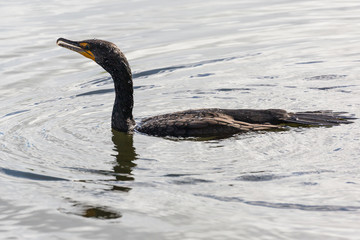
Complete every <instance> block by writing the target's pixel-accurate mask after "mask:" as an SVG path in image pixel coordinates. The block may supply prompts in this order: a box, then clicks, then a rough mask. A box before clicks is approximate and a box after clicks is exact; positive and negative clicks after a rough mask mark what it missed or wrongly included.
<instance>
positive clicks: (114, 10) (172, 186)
mask: <svg viewBox="0 0 360 240" xmlns="http://www.w3.org/2000/svg"><path fill="white" fill-rule="evenodd" d="M0 7H1V10H2V17H1V20H0V29H1V30H0V33H1V34H0V43H1V44H0V58H1V61H0V79H1V81H0V100H1V106H0V150H1V151H0V162H1V165H0V192H1V195H0V212H1V214H0V218H1V220H0V221H1V224H0V238H1V239H115V238H122V239H357V238H358V236H359V234H360V230H359V224H358V223H359V220H360V217H359V211H360V202H359V198H358V196H359V194H360V190H359V184H360V178H359V176H360V171H359V168H358V166H359V156H360V149H359V144H360V127H359V122H358V121H355V123H354V124H350V125H342V126H338V127H333V128H312V129H292V130H290V131H287V132H269V133H262V134H259V133H256V134H255V133H250V134H244V135H237V136H233V137H231V138H228V139H222V140H210V141H192V140H176V139H166V138H157V137H151V136H146V135H142V134H139V133H136V134H134V135H133V136H126V135H124V134H120V133H116V132H112V131H111V128H110V116H111V110H112V104H113V98H114V93H113V90H112V88H113V86H112V81H111V79H110V77H109V75H108V74H107V73H106V72H104V71H103V70H102V69H101V68H100V67H99V66H97V65H96V64H95V63H94V62H91V61H90V60H88V59H85V58H83V57H82V56H80V55H78V54H75V53H73V52H70V51H68V50H66V49H63V48H60V47H58V46H56V44H55V41H56V39H57V38H59V37H65V38H69V39H72V40H83V39H88V38H101V39H106V40H109V41H112V42H115V43H116V44H117V45H118V46H119V47H120V48H121V49H122V50H123V51H124V52H125V54H126V55H127V57H128V59H129V61H130V64H131V67H132V70H133V73H134V85H135V86H134V87H135V109H134V116H135V118H136V120H137V121H139V120H140V119H142V118H144V117H147V116H153V115H156V114H162V113H167V112H173V111H178V110H185V109H189V108H203V107H221V108H253V109H256V108H283V109H287V110H291V111H303V110H318V109H332V110H335V111H347V112H350V113H353V114H356V115H357V116H360V110H359V106H360V97H359V96H360V87H359V70H358V69H359V67H358V66H359V61H360V54H359V51H358V45H359V40H358V39H359V38H360V24H359V22H360V17H359V16H360V5H359V4H358V2H357V1H335V2H331V3H329V1H321V0H319V1H289V0H282V1H280V0H279V1H264V0H256V1H253V0H252V1H237V0H226V1H193V0H192V1H187V0H186V1H178V2H176V3H175V2H174V1H167V2H164V1H156V0H155V1H151V2H150V1H142V0H139V1H106V2H104V1H99V0H90V1H86V2H85V1H67V0H65V1H61V2H59V1H52V0H50V1H46V2H43V1H36V0H30V1H23V0H17V1H11V2H9V1H3V3H0Z"/></svg>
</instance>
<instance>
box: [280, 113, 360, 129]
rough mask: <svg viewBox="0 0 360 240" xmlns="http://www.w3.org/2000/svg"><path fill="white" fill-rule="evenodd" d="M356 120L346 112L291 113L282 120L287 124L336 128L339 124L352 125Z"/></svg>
mask: <svg viewBox="0 0 360 240" xmlns="http://www.w3.org/2000/svg"><path fill="white" fill-rule="evenodd" d="M354 119H356V118H355V117H354V115H347V113H346V112H333V111H329V110H325V111H309V112H296V113H291V114H290V117H289V118H286V119H283V120H284V121H285V122H287V123H294V124H301V125H309V126H336V125H339V124H349V123H352V121H351V120H354Z"/></svg>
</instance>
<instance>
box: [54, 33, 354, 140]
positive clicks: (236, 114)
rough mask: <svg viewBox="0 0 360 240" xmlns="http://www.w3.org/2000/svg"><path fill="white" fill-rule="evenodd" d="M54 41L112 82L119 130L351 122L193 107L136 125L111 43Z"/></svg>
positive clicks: (175, 132) (215, 131)
mask: <svg viewBox="0 0 360 240" xmlns="http://www.w3.org/2000/svg"><path fill="white" fill-rule="evenodd" d="M57 44H58V45H59V46H61V47H64V48H67V49H70V50H73V51H75V52H78V53H80V54H82V55H83V56H85V57H87V58H90V59H92V60H94V61H95V62H96V63H97V64H99V65H100V66H101V67H103V68H104V69H105V70H106V71H107V72H108V73H110V75H111V77H112V78H113V81H114V86H115V103H114V107H113V112H112V118H111V126H112V128H113V129H115V130H117V131H120V132H132V131H133V130H134V129H135V130H137V131H139V132H142V133H146V134H150V135H155V136H175V137H214V136H227V135H232V134H235V133H241V132H248V131H259V130H282V129H284V127H285V126H286V125H290V126H291V125H292V126H334V125H339V124H342V123H351V121H349V120H350V119H354V118H352V117H349V116H344V115H343V114H344V113H343V112H332V111H311V112H296V113H291V112H287V111H285V110H282V109H266V110H251V109H219V108H210V109H196V110H187V111H181V112H175V113H170V114H164V115H159V116H155V117H150V118H146V119H144V120H143V121H142V122H141V123H140V124H139V125H138V126H135V121H134V118H133V115H132V109H133V104H134V100H133V81H132V74H131V70H130V65H129V63H128V61H127V59H126V57H125V55H124V54H123V53H122V52H121V51H120V49H119V48H118V47H117V46H116V45H115V44H113V43H111V42H108V41H104V40H98V39H91V40H84V41H70V40H67V39H64V38H59V39H58V40H57Z"/></svg>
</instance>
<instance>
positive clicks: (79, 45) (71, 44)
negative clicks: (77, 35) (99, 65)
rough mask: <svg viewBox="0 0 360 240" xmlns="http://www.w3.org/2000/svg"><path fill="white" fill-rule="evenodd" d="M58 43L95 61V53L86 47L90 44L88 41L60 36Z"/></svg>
mask: <svg viewBox="0 0 360 240" xmlns="http://www.w3.org/2000/svg"><path fill="white" fill-rule="evenodd" d="M56 44H57V45H59V46H60V47H64V48H67V49H70V50H72V51H75V52H78V53H80V54H81V55H83V56H84V57H87V58H90V59H91V60H94V61H95V56H94V54H93V53H92V52H91V51H90V50H88V49H86V48H87V47H88V45H89V44H88V43H86V42H76V41H70V40H67V39H65V38H59V39H58V40H57V41H56Z"/></svg>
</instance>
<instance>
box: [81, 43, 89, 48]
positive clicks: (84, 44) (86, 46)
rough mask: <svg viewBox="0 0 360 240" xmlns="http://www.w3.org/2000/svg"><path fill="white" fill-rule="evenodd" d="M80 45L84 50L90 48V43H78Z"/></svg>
mask: <svg viewBox="0 0 360 240" xmlns="http://www.w3.org/2000/svg"><path fill="white" fill-rule="evenodd" d="M80 46H81V47H82V48H83V49H85V50H90V45H89V44H88V43H80Z"/></svg>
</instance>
